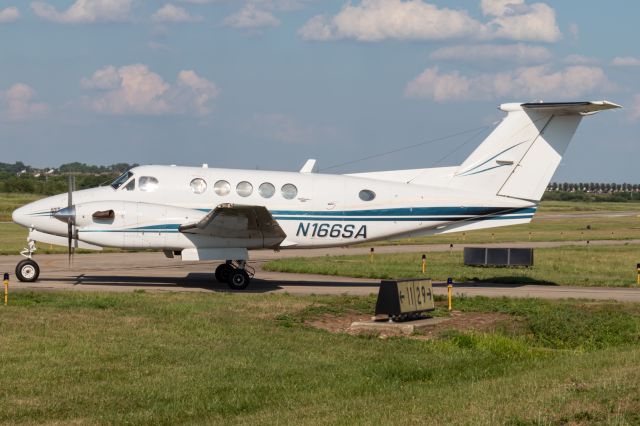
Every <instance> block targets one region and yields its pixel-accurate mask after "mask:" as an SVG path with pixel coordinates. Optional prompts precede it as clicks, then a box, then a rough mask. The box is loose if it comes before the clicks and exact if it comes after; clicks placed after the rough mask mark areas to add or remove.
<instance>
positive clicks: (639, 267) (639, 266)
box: [636, 263, 640, 285]
mask: <svg viewBox="0 0 640 426" xmlns="http://www.w3.org/2000/svg"><path fill="white" fill-rule="evenodd" d="M636 268H637V269H638V280H637V283H638V285H640V263H638V264H637V265H636Z"/></svg>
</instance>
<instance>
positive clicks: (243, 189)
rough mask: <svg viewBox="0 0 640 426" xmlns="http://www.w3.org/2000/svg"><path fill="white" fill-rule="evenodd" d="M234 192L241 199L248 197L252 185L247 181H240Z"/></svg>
mask: <svg viewBox="0 0 640 426" xmlns="http://www.w3.org/2000/svg"><path fill="white" fill-rule="evenodd" d="M236 192H237V193H238V195H239V196H241V197H248V196H249V195H251V193H252V192H253V185H251V184H250V183H249V182H247V181H242V182H240V183H239V184H238V185H236Z"/></svg>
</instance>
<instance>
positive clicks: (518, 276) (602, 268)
mask: <svg viewBox="0 0 640 426" xmlns="http://www.w3.org/2000/svg"><path fill="white" fill-rule="evenodd" d="M422 254H423V253H397V254H376V255H375V258H374V262H371V261H370V260H369V256H366V255H358V256H322V257H304V258H303V257H295V258H288V259H278V260H274V261H271V262H268V263H267V264H265V265H264V266H263V267H264V269H266V270H268V271H279V272H295V273H307V274H322V275H338V276H349V277H358V278H379V279H388V278H415V277H421V276H424V277H430V278H432V279H434V280H440V281H444V280H446V279H447V278H448V277H452V278H453V279H454V280H455V281H458V282H466V281H474V280H475V281H478V280H479V281H487V282H494V283H516V284H520V283H522V284H557V285H575V286H617V287H629V286H634V285H636V276H637V270H636V264H637V263H640V247H639V246H638V245H623V246H593V247H587V246H567V247H558V248H541V249H536V250H535V254H534V257H535V265H534V266H533V267H531V268H489V267H470V266H464V265H463V259H462V256H463V253H462V252H460V251H457V252H456V251H454V252H451V253H447V252H432V253H427V272H426V274H425V275H423V274H422V273H421V258H422Z"/></svg>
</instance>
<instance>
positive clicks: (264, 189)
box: [258, 182, 276, 198]
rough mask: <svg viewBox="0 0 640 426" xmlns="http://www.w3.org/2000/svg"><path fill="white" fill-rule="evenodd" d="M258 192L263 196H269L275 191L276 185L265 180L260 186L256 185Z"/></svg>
mask: <svg viewBox="0 0 640 426" xmlns="http://www.w3.org/2000/svg"><path fill="white" fill-rule="evenodd" d="M258 193H259V194H260V195H261V196H262V197H263V198H271V197H273V194H275V193H276V187H275V186H273V185H272V184H270V183H269V182H265V183H263V184H262V185H260V187H258Z"/></svg>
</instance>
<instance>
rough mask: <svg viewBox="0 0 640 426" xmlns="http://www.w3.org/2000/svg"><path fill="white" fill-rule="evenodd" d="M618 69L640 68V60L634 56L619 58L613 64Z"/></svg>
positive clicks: (614, 59)
mask: <svg viewBox="0 0 640 426" xmlns="http://www.w3.org/2000/svg"><path fill="white" fill-rule="evenodd" d="M611 64H612V65H615V66H616V67H640V58H636V57H633V56H618V57H615V58H613V61H612V62H611Z"/></svg>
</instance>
